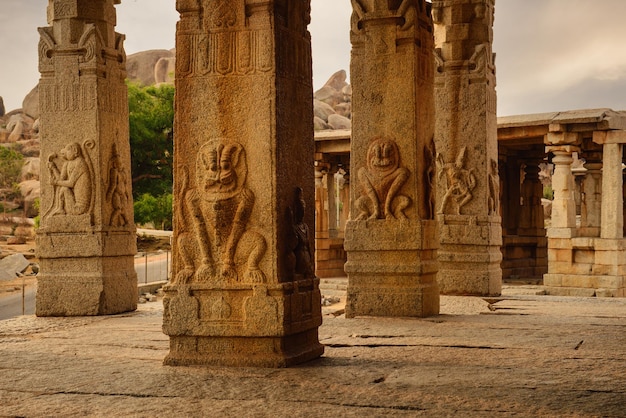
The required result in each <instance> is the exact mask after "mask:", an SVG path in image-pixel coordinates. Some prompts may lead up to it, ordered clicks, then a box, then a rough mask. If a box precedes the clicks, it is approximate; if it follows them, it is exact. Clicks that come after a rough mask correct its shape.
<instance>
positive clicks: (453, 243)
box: [432, 0, 502, 295]
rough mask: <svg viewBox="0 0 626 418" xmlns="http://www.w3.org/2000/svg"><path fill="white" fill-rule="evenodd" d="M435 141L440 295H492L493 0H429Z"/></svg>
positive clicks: (496, 268)
mask: <svg viewBox="0 0 626 418" xmlns="http://www.w3.org/2000/svg"><path fill="white" fill-rule="evenodd" d="M432 7H433V20H434V23H435V45H436V49H435V61H436V71H435V106H436V112H435V115H436V124H435V147H436V153H437V179H438V183H437V220H438V221H439V241H440V247H439V250H438V260H439V263H440V265H439V273H438V276H437V281H438V284H439V289H440V291H441V293H443V294H468V295H497V294H499V293H500V287H501V285H502V270H501V268H500V262H501V261H502V254H501V252H500V246H501V245H502V229H501V227H500V224H501V217H500V178H499V172H498V136H497V119H496V91H495V87H496V76H495V62H494V61H495V60H494V54H493V53H492V43H493V29H492V27H493V19H494V7H495V1H494V0H478V1H476V0H434V1H433V4H432Z"/></svg>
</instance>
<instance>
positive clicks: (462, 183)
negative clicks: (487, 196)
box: [437, 147, 476, 215]
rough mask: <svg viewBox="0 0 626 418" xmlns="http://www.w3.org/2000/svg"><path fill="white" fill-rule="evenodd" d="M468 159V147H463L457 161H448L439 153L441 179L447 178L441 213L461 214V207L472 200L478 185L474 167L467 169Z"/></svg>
mask: <svg viewBox="0 0 626 418" xmlns="http://www.w3.org/2000/svg"><path fill="white" fill-rule="evenodd" d="M466 160H467V148H466V147H463V148H461V151H460V152H459V155H458V156H457V158H456V161H455V162H453V163H446V162H445V161H444V159H443V156H442V155H441V154H437V165H438V166H439V167H438V169H439V175H438V177H439V179H441V178H442V177H444V176H445V178H446V183H445V187H446V193H445V194H444V195H443V199H442V202H441V206H440V207H439V211H438V213H440V214H443V213H445V214H455V215H460V214H461V208H462V207H463V206H465V205H466V204H467V203H468V202H469V201H470V200H472V197H473V196H472V190H474V188H475V187H476V176H475V175H474V173H473V171H474V170H473V169H469V170H468V169H465V168H464V166H465V162H466Z"/></svg>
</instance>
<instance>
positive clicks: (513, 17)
mask: <svg viewBox="0 0 626 418" xmlns="http://www.w3.org/2000/svg"><path fill="white" fill-rule="evenodd" d="M175 3H176V1H175V0H122V4H120V5H118V6H117V11H118V26H117V28H116V29H117V31H118V32H121V33H124V34H126V43H125V47H126V51H127V52H128V53H134V52H138V51H142V50H146V49H170V48H173V47H174V32H175V23H176V21H177V20H178V12H177V11H176V10H175ZM311 3H312V4H311V12H312V17H311V18H312V21H311V25H310V27H309V30H310V31H311V33H312V43H313V77H314V79H313V81H314V88H316V89H317V88H319V87H321V85H323V84H324V82H326V80H327V79H328V78H329V77H330V76H331V75H332V74H333V73H334V72H336V71H338V70H340V69H344V70H346V71H348V72H349V70H350V68H349V66H350V41H349V24H350V23H349V22H350V14H351V11H352V8H351V5H350V1H349V0H312V2H311ZM47 4H48V0H2V6H3V10H4V11H5V12H4V13H2V14H0V42H1V45H2V56H3V59H2V64H1V65H0V95H1V96H3V98H4V100H5V104H6V107H7V110H11V109H14V108H17V107H20V106H21V101H22V99H23V98H24V96H25V95H26V94H27V93H28V92H29V91H30V89H31V88H33V87H34V86H35V85H36V84H37V81H38V79H39V73H38V71H37V43H38V41H39V36H38V33H37V30H36V28H37V26H46V21H45V18H46V6H47ZM6 11H10V13H6ZM624 16H626V0H497V1H496V21H495V27H494V52H496V54H497V60H496V66H497V90H498V113H499V114H500V115H507V114H519V113H536V112H543V111H552V110H568V109H573V108H581V107H590V108H591V107H612V108H614V109H615V110H619V109H626V48H625V47H624V46H623V42H624V39H626V25H624V24H623V19H624Z"/></svg>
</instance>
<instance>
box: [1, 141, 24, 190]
mask: <svg viewBox="0 0 626 418" xmlns="http://www.w3.org/2000/svg"><path fill="white" fill-rule="evenodd" d="M23 159H24V157H22V154H20V153H19V152H17V151H16V150H14V149H12V148H5V147H0V188H3V189H5V188H11V187H14V184H15V183H17V182H18V180H19V177H20V173H21V171H22V164H23Z"/></svg>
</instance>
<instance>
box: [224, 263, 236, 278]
mask: <svg viewBox="0 0 626 418" xmlns="http://www.w3.org/2000/svg"><path fill="white" fill-rule="evenodd" d="M222 279H224V280H228V281H236V280H237V270H235V267H234V266H233V265H231V264H227V263H224V264H222Z"/></svg>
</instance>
